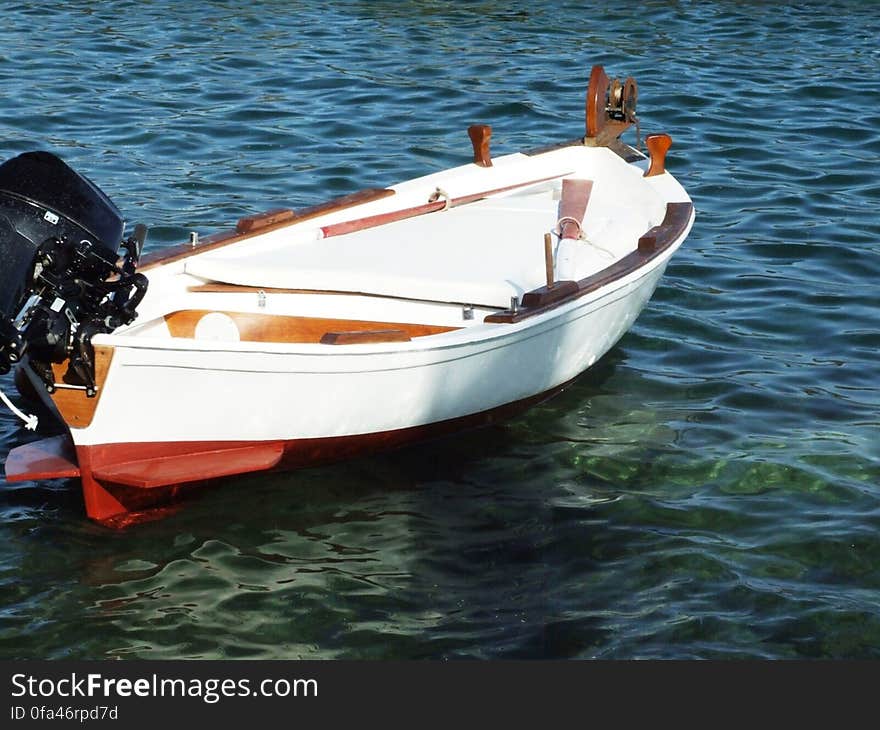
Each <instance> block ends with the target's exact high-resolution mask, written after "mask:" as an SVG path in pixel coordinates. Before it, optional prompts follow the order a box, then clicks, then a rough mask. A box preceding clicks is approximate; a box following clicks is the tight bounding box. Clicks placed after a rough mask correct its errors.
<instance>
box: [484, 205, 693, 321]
mask: <svg viewBox="0 0 880 730" xmlns="http://www.w3.org/2000/svg"><path fill="white" fill-rule="evenodd" d="M693 210H694V205H693V203H689V202H688V203H686V202H680V203H667V204H666V215H665V216H664V218H663V222H662V223H661V224H660V225H659V226H654V227H653V228H651V229H650V230H648V231H647V232H645V234H644V235H642V237H641V238H640V239H639V244H638V247H637V248H636V250H635V251H632V252H631V253H628V254H627V255H626V256H624V257H623V258H621V259H620V260H619V261H616V262H614V263H613V264H611V266H608V267H606V268H604V269H602V270H601V271H598V272H596V273H595V274H592V275H591V276H587V277H585V278H583V279H580V280H579V281H577V282H576V283H577V286H576V287H569V288H568V291H567V292H565V293H564V294H562V295H561V296H558V295H557V296H554V295H550V296H548V292H545V291H543V290H545V289H546V287H540V288H539V289H536V290H535V291H534V292H527V293H526V294H525V295H523V304H524V306H523V307H522V308H520V309H518V310H517V311H515V312H514V311H512V310H510V309H506V310H504V311H501V312H495V313H494V314H489V315H487V316H486V317H485V318H484V319H483V321H484V322H492V323H500V324H513V323H515V322H521V321H522V320H524V319H528V318H529V317H534V316H537V315H539V314H543V313H544V312H548V311H550V310H551V309H555V308H556V307H559V306H560V305H562V304H566V303H568V302H571V301H573V300H575V299H579V298H580V297H582V296H585V295H587V294H589V293H591V292H594V291H596V290H597V289H600V288H602V287H603V286H607V285H608V284H610V283H612V282H614V281H617V280H618V279H622V278H623V277H624V276H627V275H629V274H631V273H633V272H634V271H637V270H638V269H639V268H641V267H642V266H644V265H645V264H647V263H648V262H650V261H651V260H653V259H655V258H656V257H657V256H659V255H660V254H661V253H662V252H663V251H665V250H666V249H667V248H669V246H671V245H672V243H673V242H674V241H676V240H677V239H678V238H679V237H680V236H681V234H682V233H683V232H684V230H685V228H687V225H688V223H689V222H690V220H691V216H692V215H693ZM563 283H564V284H569V282H558V284H557V286H558V285H559V284H563ZM530 295H532V296H530ZM527 302H535V303H536V306H527V304H526V303H527Z"/></svg>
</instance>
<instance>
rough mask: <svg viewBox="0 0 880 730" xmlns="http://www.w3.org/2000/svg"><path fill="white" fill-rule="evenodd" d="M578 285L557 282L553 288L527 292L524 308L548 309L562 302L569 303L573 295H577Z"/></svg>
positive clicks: (543, 287) (547, 287) (523, 303)
mask: <svg viewBox="0 0 880 730" xmlns="http://www.w3.org/2000/svg"><path fill="white" fill-rule="evenodd" d="M577 291H578V283H577V282H576V281H557V282H556V283H555V284H554V285H553V286H541V287H538V288H537V289H533V290H532V291H527V292H526V293H525V294H523V297H522V306H523V307H527V308H532V307H547V306H550V305H551V304H554V303H556V302H561V301H568V300H569V299H571V298H572V295H573V294H577Z"/></svg>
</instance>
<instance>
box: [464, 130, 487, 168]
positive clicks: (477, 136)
mask: <svg viewBox="0 0 880 730" xmlns="http://www.w3.org/2000/svg"><path fill="white" fill-rule="evenodd" d="M468 136H469V137H470V138H471V144H472V145H473V146H474V164H475V165H479V166H480V167H492V155H491V154H490V153H489V140H490V139H491V137H492V127H490V126H489V125H488V124H472V125H471V126H470V127H468Z"/></svg>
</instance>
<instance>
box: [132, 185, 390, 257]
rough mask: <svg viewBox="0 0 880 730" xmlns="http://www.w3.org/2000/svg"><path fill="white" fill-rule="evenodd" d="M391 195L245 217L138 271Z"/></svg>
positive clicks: (373, 191) (372, 193)
mask: <svg viewBox="0 0 880 730" xmlns="http://www.w3.org/2000/svg"><path fill="white" fill-rule="evenodd" d="M391 195H394V191H393V190H391V189H390V188H367V189H366V190H359V191H358V192H356V193H351V194H349V195H343V196H342V197H339V198H334V199H333V200H329V201H327V202H326V203H319V204H318V205H312V206H309V207H308V208H303V209H302V210H300V211H298V212H294V211H290V215H287V214H286V212H284V211H286V210H287V209H282V210H280V211H279V210H276V211H268V212H267V213H262V214H258V215H255V216H247V217H245V218H242V219H241V220H239V222H238V223H237V224H236V228H235V229H233V230H226V231H219V232H218V233H213V234H211V235H210V236H205V237H204V238H202V239H201V242H200V243H198V244H196V245H195V246H193V245H192V244H191V243H188V242H187V243H179V244H176V245H174V246H170V247H168V248H164V249H161V250H159V251H153V252H152V253H149V254H147V255H146V256H143V257H142V258H141V261H140V265H139V266H138V270H139V271H144V270H147V269H151V268H154V267H156V266H163V265H165V264H170V263H173V262H174V261H179V260H181V259H185V258H188V257H189V256H192V255H194V254H199V253H205V252H206V251H212V250H214V249H217V248H221V247H223V246H228V245H229V244H231V243H238V242H239V241H243V240H245V239H247V238H253V237H254V236H258V235H262V234H263V233H268V232H269V231H274V230H277V229H279V228H285V227H287V226H291V225H293V224H294V223H301V222H302V221H306V220H309V219H311V218H317V217H318V216H321V215H324V214H326V213H333V212H335V211H339V210H346V209H347V208H352V207H354V206H356V205H363V204H364V203H372V202H373V201H375V200H382V199H383V198H387V197H389V196H391ZM267 218H274V220H272V221H271V222H269V223H267V222H266V220H267ZM255 223H256V225H255ZM260 223H262V225H260Z"/></svg>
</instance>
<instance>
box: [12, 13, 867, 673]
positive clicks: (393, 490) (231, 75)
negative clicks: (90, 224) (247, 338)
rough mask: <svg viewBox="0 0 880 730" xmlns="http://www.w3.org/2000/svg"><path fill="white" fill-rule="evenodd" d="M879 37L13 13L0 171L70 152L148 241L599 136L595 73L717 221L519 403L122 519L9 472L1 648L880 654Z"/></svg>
mask: <svg viewBox="0 0 880 730" xmlns="http://www.w3.org/2000/svg"><path fill="white" fill-rule="evenodd" d="M878 37H880V7H878V6H877V4H876V3H862V2H822V3H819V2H799V3H797V4H794V3H779V2H776V3H774V2H769V3H768V2H742V1H740V2H733V1H732V0H729V1H728V0H718V1H716V2H689V1H682V2H659V1H657V2H638V3H635V2H633V3H628V2H624V3H614V4H606V3H564V4H563V3H550V2H540V1H539V0H533V1H531V2H518V1H516V0H515V1H514V2H505V3H500V2H488V1H486V2H471V3H463V2H445V1H440V0H423V1H421V2H413V1H406V0H395V2H384V1H380V2H340V3H335V4H327V3H321V2H316V1H313V0H304V1H303V2H281V1H278V2H272V1H270V0H251V2H248V3H244V2H233V1H232V0H227V1H226V2H186V3H184V2H171V1H170V0H155V1H154V2H126V1H123V0H118V1H103V2H97V1H95V2H87V1H84V0H83V1H80V2H65V3H57V2H28V3H18V4H15V3H7V4H5V5H4V20H3V24H2V25H0V96H2V99H3V103H2V105H0V157H2V158H4V159H5V158H8V157H11V156H13V155H14V154H16V153H18V152H21V151H25V150H29V149H34V148H43V149H49V150H52V151H54V152H56V153H57V154H60V155H61V156H62V157H64V158H65V159H66V160H67V161H68V162H69V163H70V164H71V165H72V166H73V167H74V168H75V169H77V170H80V171H81V172H83V173H85V174H86V175H88V176H89V177H90V178H92V179H93V180H95V181H96V182H97V183H98V184H99V185H101V187H102V188H104V189H105V191H106V192H107V193H108V194H109V195H110V197H111V198H113V199H114V201H115V202H116V203H117V204H118V206H119V207H120V209H121V210H123V211H124V212H125V214H126V215H127V217H128V218H129V220H130V221H131V222H132V223H133V222H136V221H144V222H146V223H148V224H150V226H151V233H150V239H149V244H148V246H149V247H152V248H159V247H161V246H163V245H168V244H171V243H175V242H178V241H180V240H183V239H185V238H186V235H187V232H188V231H189V230H191V229H195V230H199V231H200V232H202V233H209V232H211V231H214V230H216V229H218V228H221V227H228V226H229V225H230V224H231V223H232V222H233V221H235V220H236V219H237V218H238V217H240V216H242V215H245V214H250V213H254V212H259V211H262V210H266V209H269V208H273V207H278V206H280V205H293V206H295V207H300V206H304V205H309V204H312V203H317V202H322V201H323V200H326V199H328V198H330V197H333V196H335V195H339V194H343V193H347V192H352V191H354V190H357V189H360V188H364V187H368V186H376V185H379V186H381V185H388V184H393V183H395V182H397V181H399V180H402V179H406V178H409V177H413V176H416V175H420V174H425V173H428V172H431V171H434V170H438V169H441V168H443V167H447V166H449V165H454V164H461V163H463V162H466V161H468V159H469V155H470V152H469V150H470V145H469V142H468V140H467V137H466V135H465V129H466V128H467V126H468V125H469V124H471V123H474V122H485V123H491V124H492V125H493V130H494V134H493V140H492V141H493V151H494V153H495V154H503V153H505V152H513V151H517V150H520V149H528V148H533V147H536V146H541V145H544V144H547V143H551V142H555V141H560V140H564V139H571V138H573V137H576V136H579V135H581V134H582V133H583V126H582V125H583V90H584V86H585V84H586V81H587V77H588V74H589V69H590V66H591V65H592V64H593V63H603V64H605V66H606V68H607V69H608V71H609V72H610V73H611V74H613V75H619V76H626V75H633V76H635V77H636V78H637V79H638V80H639V83H640V116H641V119H642V129H643V132H656V131H667V132H669V133H670V134H671V135H672V137H673V139H674V146H673V148H672V150H671V152H670V157H669V160H668V165H669V167H670V169H671V170H672V172H673V173H674V174H675V175H676V176H677V177H678V178H679V179H680V180H681V182H682V183H683V184H684V185H685V186H686V187H687V188H688V190H689V192H690V193H691V195H692V197H693V199H694V202H695V204H696V207H697V210H698V220H697V225H696V226H695V228H694V229H693V232H692V234H691V236H690V238H689V239H688V241H687V243H686V245H685V246H684V248H683V249H681V251H680V252H679V253H678V254H677V255H676V257H675V259H674V260H673V261H672V263H671V265H670V266H669V268H668V270H667V274H666V276H665V278H664V280H663V283H662V285H661V287H660V288H659V289H658V291H657V293H656V295H655V297H654V299H653V301H652V303H651V304H650V305H649V307H648V308H647V310H646V311H645V312H644V313H643V315H642V317H641V318H640V319H639V321H638V322H637V323H636V325H635V327H634V328H633V330H632V331H631V332H630V333H629V334H628V335H627V336H626V337H625V338H624V339H623V340H622V341H621V342H620V344H619V345H618V346H617V347H616V348H615V349H614V350H613V351H612V352H611V353H609V355H608V356H607V357H606V358H605V359H604V360H603V361H602V362H600V363H599V364H598V365H597V366H596V367H595V368H594V369H593V370H592V371H590V372H589V373H588V374H587V375H585V376H584V377H582V378H581V379H580V380H578V381H577V382H576V383H575V384H574V385H573V386H572V387H571V388H570V389H569V390H568V391H566V392H565V393H563V394H562V395H561V396H559V397H557V398H556V399H554V400H552V401H550V402H548V403H547V404H545V405H543V406H540V407H537V408H535V409H533V410H532V411H530V412H529V413H527V414H526V415H524V416H522V417H520V418H517V419H515V420H512V421H510V422H507V423H505V424H503V425H500V426H497V427H493V428H490V429H488V430H484V431H480V432H473V433H468V434H462V435H460V436H458V437H455V438H451V439H447V440H445V441H443V442H440V443H435V444H428V445H422V446H418V447H415V448H411V449H407V450H404V451H401V452H398V453H396V454H391V455H387V456H383V457H377V458H371V459H364V460H360V461H357V462H352V463H348V464H342V465H337V466H333V467H327V468H321V469H311V470H305V471H301V472H296V473H291V474H284V475H270V476H266V475H252V476H247V477H242V478H236V479H230V480H228V481H226V482H225V483H224V484H223V485H222V486H219V487H217V488H216V489H211V490H208V491H206V492H205V493H203V494H202V496H201V497H199V498H198V499H196V500H194V501H192V502H191V503H189V504H188V505H187V506H186V508H185V509H184V510H182V511H181V512H179V513H178V514H176V515H173V516H171V517H169V518H168V519H166V520H164V521H162V522H157V523H151V524H146V525H141V526H139V527H136V528H134V529H131V530H128V531H125V532H120V533H114V532H109V531H107V530H105V529H103V528H101V527H99V526H97V525H94V524H92V523H90V522H88V521H87V520H86V519H85V518H84V516H83V511H82V503H81V498H80V494H79V488H78V485H77V483H76V482H73V481H64V480H57V481H50V482H45V483H39V484H35V483H24V484H20V485H5V486H3V487H2V490H0V657H33V658H60V657H77V658H111V657H143V658H170V657H256V658H269V657H273V658H281V657H284V658H296V657H308V658H314V657H347V658H376V657H385V658H415V657H431V658H461V657H487V658H501V657H505V658H510V657H529V658H536V657H583V658H589V657H602V658H632V657H662V658H694V657H768V658H782V657H786V658H788V657H873V658H880V536H878V531H880V446H878V435H880V416H878V409H880V383H878V375H880V370H878V349H880V334H878V326H877V323H878V319H880V297H878V295H877V281H878V279H880V215H878V207H880V172H878V171H880V131H878V130H880V73H878V71H880V44H878V42H877V38H878ZM630 141H634V138H630ZM3 384H4V385H5V386H9V385H10V384H9V382H8V380H4V383H3ZM0 437H2V442H3V443H2V449H0V451H2V454H3V455H5V452H6V450H7V449H8V448H10V447H12V446H15V445H17V444H19V443H22V442H23V441H24V440H25V439H26V438H27V437H26V436H24V435H23V434H22V432H21V431H20V430H19V428H18V424H17V422H15V421H14V419H13V418H12V417H11V416H10V415H9V414H7V413H6V412H5V411H4V412H2V413H0Z"/></svg>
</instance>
